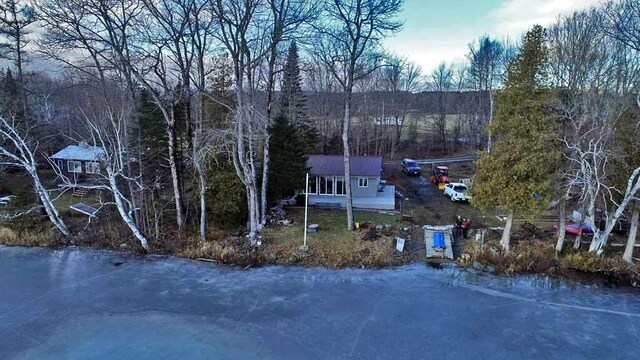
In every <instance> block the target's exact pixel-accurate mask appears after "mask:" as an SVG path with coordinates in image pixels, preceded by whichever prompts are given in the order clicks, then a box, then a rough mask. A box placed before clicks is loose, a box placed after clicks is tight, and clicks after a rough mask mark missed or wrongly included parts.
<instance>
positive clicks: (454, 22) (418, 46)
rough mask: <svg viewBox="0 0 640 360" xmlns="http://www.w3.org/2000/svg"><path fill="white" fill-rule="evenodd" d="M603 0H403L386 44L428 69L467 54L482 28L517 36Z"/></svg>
mask: <svg viewBox="0 0 640 360" xmlns="http://www.w3.org/2000/svg"><path fill="white" fill-rule="evenodd" d="M600 2H601V0H405V5H404V10H403V13H402V14H401V15H400V17H401V18H402V19H403V20H404V21H405V23H404V28H403V29H402V31H401V32H400V33H398V34H396V35H395V36H394V37H392V38H389V39H386V40H385V46H386V47H387V49H389V50H391V51H393V52H395V53H397V54H399V55H402V56H407V57H408V58H409V59H410V60H412V61H413V62H415V63H417V64H419V65H421V66H422V68H423V71H424V73H425V74H428V73H429V72H430V71H431V70H432V69H433V68H435V66H436V65H437V64H439V63H440V62H442V61H447V62H458V61H462V60H463V59H464V56H465V54H466V53H467V49H468V46H467V44H469V42H471V41H473V40H474V39H477V38H479V37H480V36H481V35H483V34H488V35H489V36H491V37H494V38H498V39H506V38H507V37H509V38H511V39H514V40H515V39H519V38H520V36H521V35H522V33H523V32H524V31H526V30H527V29H528V28H530V27H531V26H532V25H533V24H540V25H543V26H546V25H549V24H550V23H552V22H553V21H554V20H555V19H556V18H557V16H558V15H561V14H570V13H572V12H573V11H575V10H581V9H585V8H588V7H589V6H592V5H598V4H599V3H600Z"/></svg>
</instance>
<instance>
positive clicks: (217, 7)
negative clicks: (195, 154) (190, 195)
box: [211, 0, 269, 244]
mask: <svg viewBox="0 0 640 360" xmlns="http://www.w3.org/2000/svg"><path fill="white" fill-rule="evenodd" d="M261 5H262V1H260V0H243V1H233V0H212V1H211V7H212V9H213V12H214V17H215V19H216V20H217V21H218V23H217V28H218V31H217V33H216V37H217V38H218V40H219V41H220V42H221V43H222V44H223V46H224V47H225V49H226V51H227V52H228V53H229V55H230V58H231V62H232V64H233V66H232V67H233V74H234V82H235V104H234V105H235V111H234V113H233V114H234V121H233V123H234V124H233V127H234V132H233V133H234V146H233V149H232V154H231V155H232V159H233V165H234V168H235V170H236V174H237V175H238V178H239V179H240V181H241V182H242V184H243V185H244V186H245V188H246V191H247V208H248V209H249V239H250V241H251V243H252V244H257V243H258V237H259V232H260V230H261V229H262V225H261V222H260V199H259V197H260V196H259V191H258V180H257V174H258V169H257V166H258V164H257V159H256V157H257V152H258V150H259V139H260V136H261V135H262V134H263V131H262V130H263V129H265V128H266V123H267V121H266V118H265V115H264V114H261V113H260V112H258V111H257V109H256V101H255V100H256V99H255V89H256V78H255V75H256V69H257V67H258V66H259V65H260V62H261V61H262V60H263V57H264V56H265V54H266V53H267V52H268V50H269V48H268V47H265V46H263V44H264V43H265V42H267V41H268V40H267V39H268V34H267V31H268V30H267V29H265V27H264V26H259V25H261V24H263V21H264V16H265V11H264V8H262V7H261ZM256 49H257V50H256ZM254 50H256V51H254Z"/></svg>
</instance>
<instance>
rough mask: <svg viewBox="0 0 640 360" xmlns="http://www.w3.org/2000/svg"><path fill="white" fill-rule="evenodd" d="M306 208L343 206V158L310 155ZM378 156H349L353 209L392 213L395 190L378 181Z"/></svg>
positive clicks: (380, 159)
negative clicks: (307, 203)
mask: <svg viewBox="0 0 640 360" xmlns="http://www.w3.org/2000/svg"><path fill="white" fill-rule="evenodd" d="M307 167H308V168H309V205H318V206H338V207H346V196H345V195H346V189H345V182H344V159H343V157H342V156H339V155H310V156H309V157H308V160H307ZM381 174H382V157H381V156H353V157H351V179H350V181H351V194H352V204H353V207H354V208H356V209H375V210H394V209H395V187H394V186H392V185H386V186H385V183H384V182H383V181H381V180H380V175H381Z"/></svg>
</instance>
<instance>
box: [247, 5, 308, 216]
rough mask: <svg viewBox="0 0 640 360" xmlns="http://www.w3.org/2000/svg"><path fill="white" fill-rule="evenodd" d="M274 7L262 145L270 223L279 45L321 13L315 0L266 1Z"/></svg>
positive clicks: (263, 210) (263, 207)
mask: <svg viewBox="0 0 640 360" xmlns="http://www.w3.org/2000/svg"><path fill="white" fill-rule="evenodd" d="M266 1H267V4H268V6H269V8H270V24H269V25H270V26H271V34H270V35H269V43H268V52H267V54H266V58H267V59H266V62H267V73H266V89H265V90H266V93H267V94H266V109H265V117H266V128H265V129H264V140H263V145H262V185H261V191H260V223H261V224H262V226H264V225H265V224H266V222H267V207H268V204H267V190H268V183H269V176H268V174H269V144H270V142H269V130H268V127H269V126H270V124H271V114H272V109H273V91H274V83H275V75H276V61H277V59H278V56H279V52H278V47H279V45H280V44H281V43H282V42H283V41H287V40H290V39H291V38H292V37H293V36H294V35H293V34H294V33H295V32H296V31H297V30H299V29H300V28H301V26H302V25H303V24H305V23H308V22H310V21H312V20H313V19H314V18H315V17H316V16H317V11H318V7H317V6H316V5H313V4H314V3H315V2H314V1H311V0H266Z"/></svg>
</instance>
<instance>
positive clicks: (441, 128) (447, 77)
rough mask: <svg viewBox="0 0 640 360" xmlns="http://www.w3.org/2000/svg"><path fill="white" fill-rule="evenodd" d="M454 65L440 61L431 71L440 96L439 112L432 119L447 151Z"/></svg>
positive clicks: (435, 87)
mask: <svg viewBox="0 0 640 360" xmlns="http://www.w3.org/2000/svg"><path fill="white" fill-rule="evenodd" d="M453 86H454V83H453V67H452V66H451V65H450V64H447V63H444V62H443V63H440V65H438V67H436V68H435V69H434V70H433V71H432V72H431V87H432V90H433V91H435V92H436V94H437V96H438V114H437V115H436V116H435V118H434V119H431V122H432V124H431V126H432V127H433V129H434V130H435V133H436V134H437V137H438V140H439V142H440V143H441V144H442V145H443V150H445V151H447V149H448V147H447V125H448V124H447V113H448V98H449V95H450V94H449V93H450V91H451V90H452V89H453Z"/></svg>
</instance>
